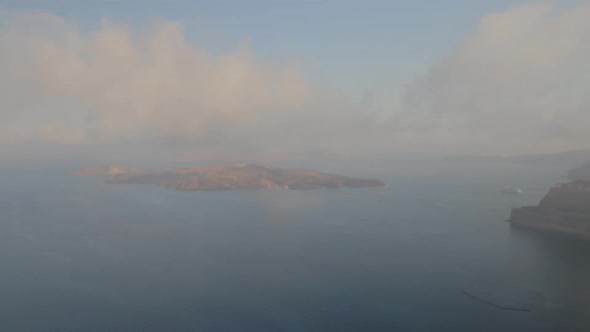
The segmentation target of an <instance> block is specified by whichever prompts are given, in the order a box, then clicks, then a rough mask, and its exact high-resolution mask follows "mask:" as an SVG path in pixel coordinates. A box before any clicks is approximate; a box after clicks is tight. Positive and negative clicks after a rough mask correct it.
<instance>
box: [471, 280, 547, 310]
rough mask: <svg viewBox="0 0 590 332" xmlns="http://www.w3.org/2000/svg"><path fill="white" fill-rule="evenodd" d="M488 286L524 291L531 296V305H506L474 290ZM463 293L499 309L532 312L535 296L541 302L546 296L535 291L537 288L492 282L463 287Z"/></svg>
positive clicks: (529, 299)
mask: <svg viewBox="0 0 590 332" xmlns="http://www.w3.org/2000/svg"><path fill="white" fill-rule="evenodd" d="M486 288H489V289H493V288H497V289H500V290H501V289H504V290H507V289H513V290H517V291H520V292H522V293H523V294H526V295H527V296H530V298H528V302H530V303H529V305H522V306H511V305H505V304H501V303H498V302H494V301H493V300H491V299H486V298H485V297H483V296H481V295H478V294H477V293H475V292H474V291H475V290H477V289H483V290H485V289H486ZM462 292H463V294H465V295H467V296H469V297H471V298H473V299H476V300H478V301H480V302H482V303H485V304H488V305H491V306H493V307H496V308H498V309H502V310H512V311H522V312H530V311H532V307H534V304H535V302H536V301H535V300H534V299H533V296H534V297H536V300H537V301H538V302H539V303H541V302H542V301H543V299H544V296H543V294H542V293H540V292H538V291H535V290H531V289H527V288H524V287H519V286H509V285H500V284H490V285H474V286H470V287H466V288H464V289H463V291H462Z"/></svg>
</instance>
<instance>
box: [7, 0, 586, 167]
mask: <svg viewBox="0 0 590 332" xmlns="http://www.w3.org/2000/svg"><path fill="white" fill-rule="evenodd" d="M587 59H590V3H585V4H580V5H577V6H570V7H559V6H555V5H551V4H538V3H537V4H530V5H525V6H520V7H515V8H512V9H510V10H508V11H505V12H502V13H497V14H493V15H489V16H487V17H484V18H483V19H482V21H481V23H480V24H479V26H478V27H477V29H476V30H475V31H474V32H473V33H472V34H471V35H470V36H469V37H467V38H466V39H465V40H464V41H463V42H462V43H461V44H460V45H459V46H458V47H457V48H456V49H455V50H454V51H453V52H452V53H451V54H449V56H448V57H446V58H445V59H442V60H441V61H440V63H438V64H435V65H434V66H433V67H432V69H431V70H430V72H429V73H428V74H427V75H425V76H424V77H420V78H419V79H418V80H417V81H416V82H414V84H412V85H410V86H409V89H408V93H407V95H406V96H405V98H404V99H403V100H401V101H400V102H399V103H396V105H395V109H394V110H393V112H392V114H393V116H392V120H391V121H390V122H389V123H388V125H387V126H378V125H377V123H378V122H379V121H381V120H382V118H383V117H382V116H381V115H382V114H381V115H378V114H377V115H376V114H374V112H373V111H375V110H377V109H383V108H385V105H373V104H372V103H371V100H365V101H362V102H360V103H358V102H356V103H355V102H351V101H350V100H347V98H345V97H343V96H342V95H339V94H337V93H334V91H333V90H332V89H330V88H329V87H320V86H318V85H317V84H311V83H310V82H309V81H307V80H306V79H305V77H309V76H312V75H311V74H310V73H309V72H307V71H306V67H305V64H304V62H302V61H299V60H297V59H294V60H292V61H287V62H284V61H283V62H276V63H271V62H269V61H261V60H260V59H258V58H256V57H255V55H254V54H253V52H252V51H250V49H249V47H248V43H247V42H244V43H243V44H242V45H239V46H238V47H237V49H236V50H235V51H232V52H228V53H224V54H211V53H209V52H208V51H207V50H205V49H203V48H201V47H199V46H198V45H195V44H194V43H191V42H189V41H187V39H186V38H185V36H184V32H183V28H182V26H181V25H180V24H178V23H175V22H169V21H164V20H156V21H154V22H153V24H152V27H151V30H150V31H147V32H143V33H137V32H134V31H132V30H131V29H130V28H129V27H127V26H125V25H121V24H115V23H112V22H108V21H104V22H103V23H102V25H101V27H100V28H99V29H98V30H97V31H95V32H92V33H83V32H81V29H79V28H78V27H77V26H76V25H75V24H73V23H71V22H67V21H64V20H63V19H61V18H59V17H57V16H54V15H51V14H47V13H12V12H8V13H7V12H3V13H0V73H2V75H0V143H5V142H10V143H12V144H18V143H19V142H26V143H28V144H31V142H33V143H34V142H41V143H43V142H44V143H47V142H49V143H60V144H71V145H78V146H88V145H101V146H116V145H117V144H129V145H131V146H136V144H144V145H145V146H150V145H151V144H153V146H159V147H160V148H161V147H163V146H164V147H166V146H170V147H176V148H178V147H179V146H180V147H182V148H179V149H178V150H177V151H180V152H179V154H184V155H186V156H188V157H189V158H190V157H191V156H193V155H197V156H199V155H201V154H202V153H207V154H210V155H215V156H216V157H220V156H224V155H225V156H229V155H232V156H235V157H238V158H243V157H244V156H255V155H256V154H257V153H260V152H261V151H262V152H264V153H267V154H271V155H288V154H289V153H290V152H292V151H296V152H302V151H306V150H316V151H331V152H336V153H340V155H346V154H347V153H351V154H359V153H364V154H386V155H387V154H391V155H393V154H396V153H399V152H411V151H430V152H432V151H436V152H475V153H485V154H489V153H522V152H525V153H531V152H544V151H553V150H561V149H573V148H587V147H588V143H587V142H589V141H590V130H588V127H589V125H590V63H589V62H588V60H587ZM369 99H370V98H369ZM379 119H381V120H379ZM184 147H188V148H187V149H186V150H185V149H184ZM148 150H149V149H148ZM236 151H237V152H239V153H237V154H236Z"/></svg>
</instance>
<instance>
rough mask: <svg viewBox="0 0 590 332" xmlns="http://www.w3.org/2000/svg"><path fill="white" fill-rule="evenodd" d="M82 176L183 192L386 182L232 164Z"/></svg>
mask: <svg viewBox="0 0 590 332" xmlns="http://www.w3.org/2000/svg"><path fill="white" fill-rule="evenodd" d="M74 174H75V175H79V176H97V175H98V176H106V181H107V182H108V183H137V184H153V185H158V186H162V187H167V188H172V189H176V190H183V191H198V190H224V189H237V188H275V187H280V188H286V189H294V190H306V189H318V188H339V187H353V188H359V187H375V186H383V185H384V183H383V181H380V180H376V179H359V178H353V177H347V176H341V175H334V174H326V173H320V172H318V171H314V170H308V169H296V168H275V167H268V166H264V165H258V164H247V163H246V164H231V165H219V166H205V167H195V168H182V169H173V170H165V171H144V170H141V169H139V168H135V167H120V166H102V167H91V168H86V169H82V170H80V171H78V172H75V173H74Z"/></svg>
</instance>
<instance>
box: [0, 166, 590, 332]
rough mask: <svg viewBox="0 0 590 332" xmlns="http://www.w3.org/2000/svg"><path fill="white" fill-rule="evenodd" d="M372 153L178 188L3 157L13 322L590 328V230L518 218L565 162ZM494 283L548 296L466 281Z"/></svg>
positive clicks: (16, 325) (4, 271) (84, 326)
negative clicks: (439, 160) (316, 178)
mask: <svg viewBox="0 0 590 332" xmlns="http://www.w3.org/2000/svg"><path fill="white" fill-rule="evenodd" d="M365 168H366V169H364V168H363V167H362V166H361V167H350V168H349V169H344V168H343V169H338V167H332V169H328V170H330V171H335V172H336V171H338V172H341V173H345V174H350V175H370V176H377V177H380V178H381V179H383V180H385V181H386V182H387V186H386V187H383V188H363V189H336V190H330V189H326V190H314V191H290V190H282V189H269V190H267V189H265V190H237V191H223V192H176V191H173V190H168V189H163V188H158V187H151V186H143V185H109V184H104V183H102V182H101V181H100V180H99V179H96V178H78V177H70V176H67V175H65V174H64V172H63V171H60V170H57V171H56V170H52V171H33V170H28V171H16V170H4V171H2V172H1V173H0V211H1V217H2V218H1V221H0V266H1V273H0V331H11V332H19V331H125V332H129V331H144V332H151V331H442V330H448V331H482V330H485V331H589V330H590V245H588V244H587V243H584V242H580V241H574V240H570V239H567V238H561V237H553V236H547V235H544V234H539V233H536V232H530V231H526V230H519V229H511V227H510V225H509V224H508V223H506V222H505V220H506V219H507V218H508V216H509V213H510V208H511V207H515V206H521V205H528V204H536V203H537V202H538V200H539V199H540V198H541V197H542V196H543V195H544V193H545V192H546V191H547V189H548V188H549V186H550V185H552V184H554V183H555V182H557V181H559V174H560V172H559V171H555V170H551V169H543V168H534V169H530V168H528V167H523V166H515V165H492V166H487V167H485V168H484V167H482V166H481V165H480V166H477V165H476V166H473V165H471V166H469V167H457V166H453V167H447V168H443V167H440V168H438V167H432V168H423V169H418V168H412V167H409V168H407V169H404V168H403V167H400V168H398V169H396V168H395V167H393V166H392V167H389V166H388V167H365ZM507 185H510V186H518V187H521V188H523V189H525V190H526V194H524V195H506V194H501V193H500V192H499V190H500V189H501V188H503V187H504V186H507ZM482 283H489V284H503V285H514V286H518V287H526V288H529V289H533V290H535V291H538V292H541V293H542V294H543V295H544V298H545V300H544V302H543V303H540V304H539V303H536V305H538V306H537V307H538V308H536V310H535V311H532V312H511V311H504V310H500V309H497V308H494V307H492V306H489V305H486V304H484V303H481V302H478V301H477V300H475V299H473V298H470V297H468V296H465V295H464V294H463V293H462V290H463V289H464V288H465V287H468V286H470V285H474V284H482Z"/></svg>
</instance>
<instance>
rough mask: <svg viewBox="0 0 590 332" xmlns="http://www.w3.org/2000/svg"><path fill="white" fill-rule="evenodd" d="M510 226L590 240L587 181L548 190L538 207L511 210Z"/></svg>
mask: <svg viewBox="0 0 590 332" xmlns="http://www.w3.org/2000/svg"><path fill="white" fill-rule="evenodd" d="M510 222H511V223H512V224H514V225H518V226H524V227H528V228H534V229H538V230H544V231H550V232H559V233H564V234H569V235H575V236H578V237H582V238H584V239H587V240H590V181H586V180H575V181H572V182H570V183H564V184H560V185H557V186H555V187H553V188H551V190H549V193H547V195H545V197H544V198H543V199H542V200H541V202H540V204H539V206H526V207H522V208H517V209H512V213H511V217H510Z"/></svg>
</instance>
